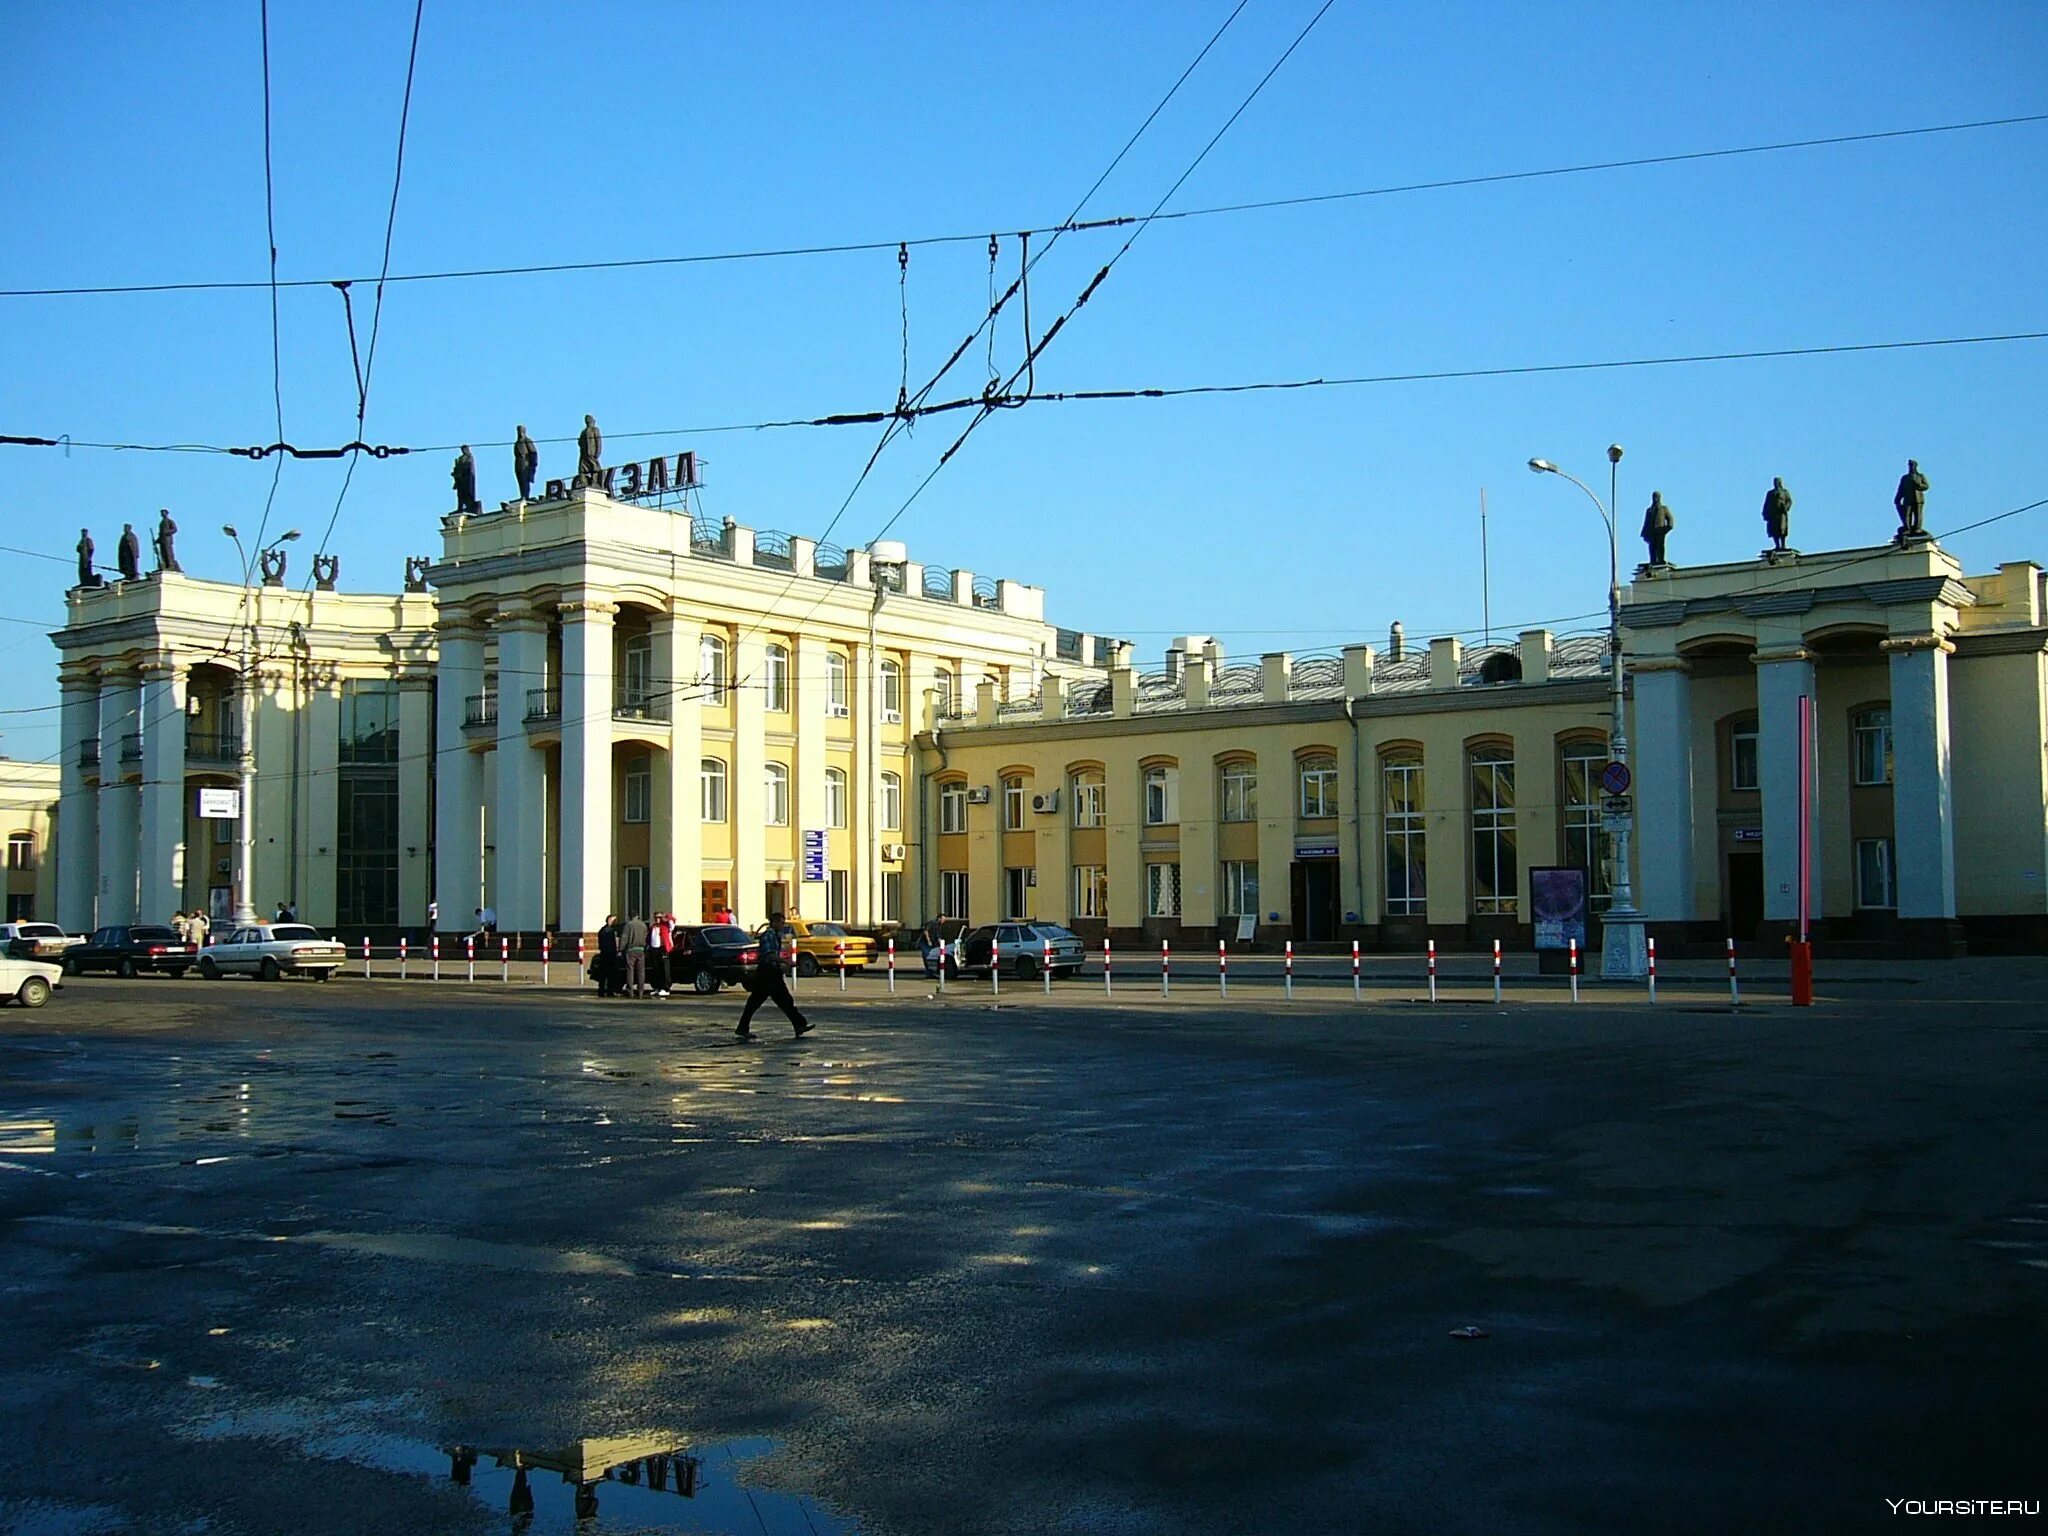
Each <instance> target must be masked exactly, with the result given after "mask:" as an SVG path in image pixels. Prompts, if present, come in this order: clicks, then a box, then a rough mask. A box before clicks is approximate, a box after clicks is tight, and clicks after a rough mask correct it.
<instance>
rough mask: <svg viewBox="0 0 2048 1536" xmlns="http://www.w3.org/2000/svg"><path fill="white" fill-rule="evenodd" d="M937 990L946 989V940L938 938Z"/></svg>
mask: <svg viewBox="0 0 2048 1536" xmlns="http://www.w3.org/2000/svg"><path fill="white" fill-rule="evenodd" d="M939 990H940V991H941V992H943V991H945V990H946V941H945V940H944V939H941V940H939Z"/></svg>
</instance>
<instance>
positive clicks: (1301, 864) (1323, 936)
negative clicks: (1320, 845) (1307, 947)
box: [1290, 859, 1337, 944]
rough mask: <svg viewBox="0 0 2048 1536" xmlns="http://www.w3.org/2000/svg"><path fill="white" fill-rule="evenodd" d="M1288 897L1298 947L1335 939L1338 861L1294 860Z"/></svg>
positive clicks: (1292, 932) (1293, 935) (1325, 942)
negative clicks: (1292, 912)
mask: <svg viewBox="0 0 2048 1536" xmlns="http://www.w3.org/2000/svg"><path fill="white" fill-rule="evenodd" d="M1290 894H1291V895H1292V897H1293V905H1294V924H1293V927H1292V929H1291V930H1290V931H1291V934H1292V937H1293V939H1294V941H1295V943H1297V944H1327V943H1330V942H1331V941H1333V940H1334V939H1335V938H1336V937H1337V861H1336V860H1335V859H1296V860H1295V861H1294V865H1293V870H1292V880H1291V882H1290Z"/></svg>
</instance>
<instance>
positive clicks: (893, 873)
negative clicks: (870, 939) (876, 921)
mask: <svg viewBox="0 0 2048 1536" xmlns="http://www.w3.org/2000/svg"><path fill="white" fill-rule="evenodd" d="M882 921H883V922H885V923H900V922H902V921H903V871H902V870H900V869H885V870H883V871H882Z"/></svg>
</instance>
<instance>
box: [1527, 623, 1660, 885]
mask: <svg viewBox="0 0 2048 1536" xmlns="http://www.w3.org/2000/svg"><path fill="white" fill-rule="evenodd" d="M1629 671H1630V672H1631V673H1632V674H1633V676H1634V678H1635V729H1634V732H1633V735H1632V737H1631V746H1632V747H1633V749H1634V757H1635V765H1634V766H1635V784H1634V794H1635V804H1636V824H1637V827H1638V829H1639V830H1638V836H1637V842H1636V847H1637V849H1638V850H1642V851H1647V850H1650V849H1655V850H1656V855H1655V857H1653V858H1644V859H1642V860H1641V861H1640V864H1639V866H1638V868H1639V876H1638V880H1637V902H1638V905H1639V906H1640V907H1641V909H1642V913H1643V916H1644V917H1645V918H1646V919H1648V920H1649V921H1650V922H1653V923H1684V922H1690V921H1692V920H1693V918H1694V916H1695V915H1696V914H1695V911H1694V902H1695V896H1694V888H1693V855H1692V849H1693V792H1692V791H1693V778H1692V669H1691V668H1690V667H1689V666H1687V665H1686V663H1684V662H1683V661H1680V660H1678V659H1677V658H1675V657H1673V658H1643V659H1639V660H1636V661H1634V662H1632V663H1630V666H1629ZM1522 675H1523V677H1524V678H1525V679H1526V678H1527V677H1528V672H1527V670H1526V663H1525V670H1524V672H1523V674H1522Z"/></svg>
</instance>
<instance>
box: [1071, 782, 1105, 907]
mask: <svg viewBox="0 0 2048 1536" xmlns="http://www.w3.org/2000/svg"><path fill="white" fill-rule="evenodd" d="M1067 790H1068V794H1069V796H1070V797H1071V798H1072V800H1073V802H1074V825H1075V826H1077V827H1099V826H1101V825H1102V794H1103V780H1102V770H1101V769H1100V768H1077V769H1075V770H1074V772H1073V774H1072V775H1071V776H1070V777H1069V778H1068V779H1067ZM1088 915H1093V914H1088Z"/></svg>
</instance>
